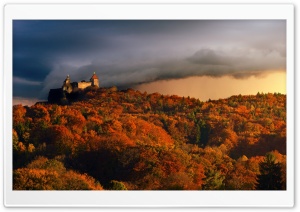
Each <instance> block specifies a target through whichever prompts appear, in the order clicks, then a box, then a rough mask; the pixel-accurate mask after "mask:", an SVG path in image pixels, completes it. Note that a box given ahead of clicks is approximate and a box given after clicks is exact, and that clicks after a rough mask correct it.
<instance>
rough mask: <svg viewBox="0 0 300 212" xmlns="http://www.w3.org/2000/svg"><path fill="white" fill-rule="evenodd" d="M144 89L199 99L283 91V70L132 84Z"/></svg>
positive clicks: (284, 82)
mask: <svg viewBox="0 0 300 212" xmlns="http://www.w3.org/2000/svg"><path fill="white" fill-rule="evenodd" d="M136 89H138V90H140V91H146V92H148V93H154V92H159V93H161V94H165V95H167V94H168V95H172V94H176V95H178V96H190V97H195V98H199V99H200V100H201V101H206V100H208V99H209V98H210V99H219V98H227V97H230V96H232V95H238V94H242V95H250V94H257V92H263V93H268V92H270V93H274V92H279V93H282V94H286V73H285V72H271V73H269V74H268V75H265V76H261V77H254V76H251V77H249V78H245V79H236V78H233V77H230V76H224V77H219V78H213V77H207V76H203V77H189V78H185V79H178V80H161V81H156V82H152V83H147V84H142V85H139V86H137V87H136Z"/></svg>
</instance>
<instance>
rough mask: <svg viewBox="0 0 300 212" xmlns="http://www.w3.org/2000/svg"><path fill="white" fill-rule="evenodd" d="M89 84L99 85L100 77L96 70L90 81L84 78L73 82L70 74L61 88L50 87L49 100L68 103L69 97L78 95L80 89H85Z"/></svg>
mask: <svg viewBox="0 0 300 212" xmlns="http://www.w3.org/2000/svg"><path fill="white" fill-rule="evenodd" d="M89 86H93V87H99V78H98V76H97V75H96V73H95V72H94V74H93V76H92V77H91V79H90V81H85V80H82V81H81V82H71V80H70V76H69V75H68V76H67V78H66V79H65V80H64V82H63V85H62V87H61V88H55V89H50V91H49V95H48V102H49V103H58V104H63V103H67V102H68V100H69V99H74V98H76V97H77V95H78V91H79V90H83V89H85V88H87V87H89Z"/></svg>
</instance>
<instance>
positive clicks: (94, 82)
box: [90, 72, 100, 87]
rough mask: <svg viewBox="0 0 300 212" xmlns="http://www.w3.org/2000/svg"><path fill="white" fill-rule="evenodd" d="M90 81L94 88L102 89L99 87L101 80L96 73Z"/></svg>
mask: <svg viewBox="0 0 300 212" xmlns="http://www.w3.org/2000/svg"><path fill="white" fill-rule="evenodd" d="M90 81H91V82H92V86H97V87H100V86H99V78H98V76H97V75H96V73H95V72H94V74H93V76H92V77H91V79H90Z"/></svg>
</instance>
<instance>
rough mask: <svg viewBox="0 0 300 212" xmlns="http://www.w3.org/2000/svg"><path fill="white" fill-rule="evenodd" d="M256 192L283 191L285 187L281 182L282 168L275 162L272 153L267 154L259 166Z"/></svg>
mask: <svg viewBox="0 0 300 212" xmlns="http://www.w3.org/2000/svg"><path fill="white" fill-rule="evenodd" d="M259 170H260V174H259V175H258V180H257V181H258V185H257V188H256V189H257V190H283V189H284V187H285V185H284V183H283V180H282V177H281V176H282V173H281V172H282V167H281V164H280V163H278V162H277V161H276V157H275V155H274V154H273V153H267V154H266V156H265V160H264V161H263V162H261V163H260V164H259Z"/></svg>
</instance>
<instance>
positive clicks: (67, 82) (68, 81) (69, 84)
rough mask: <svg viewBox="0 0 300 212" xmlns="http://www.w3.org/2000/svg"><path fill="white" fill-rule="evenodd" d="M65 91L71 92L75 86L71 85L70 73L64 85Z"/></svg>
mask: <svg viewBox="0 0 300 212" xmlns="http://www.w3.org/2000/svg"><path fill="white" fill-rule="evenodd" d="M62 89H63V91H66V92H68V93H71V92H72V90H73V88H72V85H71V80H70V76H69V75H68V76H67V78H66V79H65V81H64V84H63V86H62Z"/></svg>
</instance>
